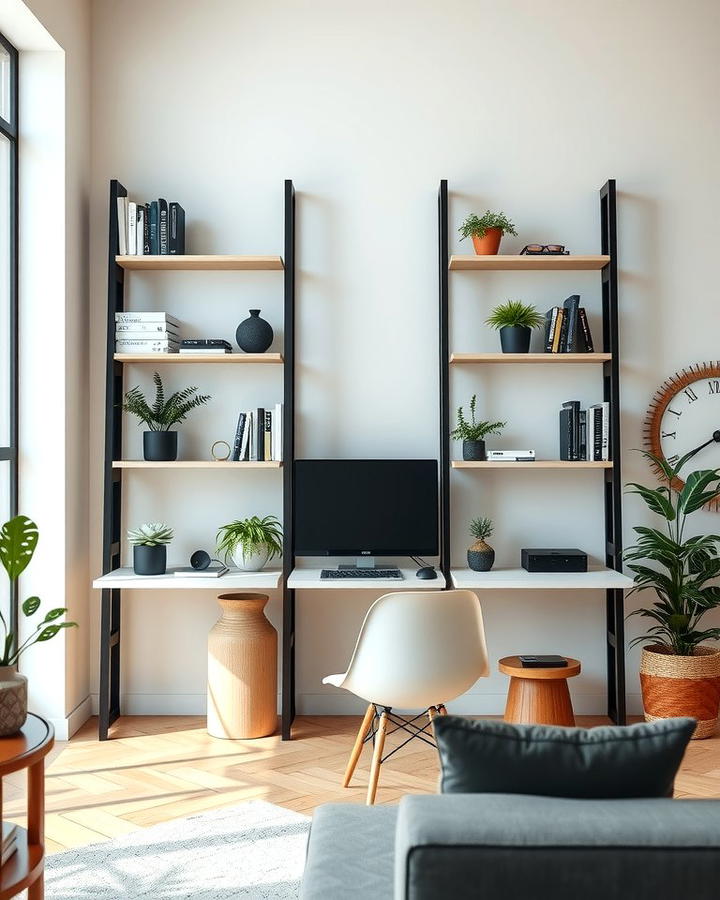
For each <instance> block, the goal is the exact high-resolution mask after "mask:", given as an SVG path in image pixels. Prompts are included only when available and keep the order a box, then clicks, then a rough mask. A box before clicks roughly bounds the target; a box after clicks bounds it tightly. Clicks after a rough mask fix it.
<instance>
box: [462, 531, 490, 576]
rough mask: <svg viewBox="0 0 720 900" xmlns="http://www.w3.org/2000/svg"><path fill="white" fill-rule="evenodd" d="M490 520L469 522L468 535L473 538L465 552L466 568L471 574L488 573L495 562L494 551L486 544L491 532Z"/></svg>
mask: <svg viewBox="0 0 720 900" xmlns="http://www.w3.org/2000/svg"><path fill="white" fill-rule="evenodd" d="M494 530H495V529H494V526H493V523H492V519H487V518H478V519H473V520H472V522H470V534H471V535H472V536H473V537H474V538H475V543H473V544H471V545H470V547H469V548H468V552H467V561H468V566H469V567H470V568H471V569H472V570H473V572H489V571H490V569H492V567H493V563H494V562H495V551H494V550H493V548H492V547H491V546H490V544H488V543H487V538H489V537H490V536H491V535H492V533H493V531H494Z"/></svg>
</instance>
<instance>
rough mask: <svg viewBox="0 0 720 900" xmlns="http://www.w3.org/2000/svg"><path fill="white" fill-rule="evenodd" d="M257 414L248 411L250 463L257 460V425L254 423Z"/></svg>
mask: <svg viewBox="0 0 720 900" xmlns="http://www.w3.org/2000/svg"><path fill="white" fill-rule="evenodd" d="M256 418H257V414H256V413H255V412H254V411H253V410H250V413H249V418H248V428H249V429H250V436H249V438H248V459H249V460H250V461H251V462H255V461H256V460H257V423H256V421H255V420H256Z"/></svg>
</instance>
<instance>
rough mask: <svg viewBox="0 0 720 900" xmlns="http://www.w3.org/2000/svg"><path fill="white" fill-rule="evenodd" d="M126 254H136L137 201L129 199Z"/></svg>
mask: <svg viewBox="0 0 720 900" xmlns="http://www.w3.org/2000/svg"><path fill="white" fill-rule="evenodd" d="M127 252H128V256H137V203H135V202H134V201H133V200H131V201H130V202H129V203H128V233H127Z"/></svg>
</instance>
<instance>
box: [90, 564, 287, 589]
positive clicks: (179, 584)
mask: <svg viewBox="0 0 720 900" xmlns="http://www.w3.org/2000/svg"><path fill="white" fill-rule="evenodd" d="M176 568H178V567H176V566H169V567H168V571H167V573H166V574H165V575H136V574H135V572H133V570H132V567H131V566H123V567H122V568H120V569H114V570H113V571H112V572H109V573H108V574H107V575H101V576H100V577H99V578H96V579H95V580H94V581H93V587H94V588H100V589H104V588H122V589H125V590H143V591H146V590H161V591H162V590H165V591H182V590H187V591H199V590H211V591H217V592H218V593H222V592H223V591H227V590H237V589H239V590H275V589H276V588H277V587H278V586H279V585H280V578H281V576H282V569H262V570H261V571H260V572H242V571H240V569H235V568H231V569H230V571H229V572H228V573H227V575H222V576H221V577H220V578H207V577H202V576H195V575H190V576H183V575H175V569H176Z"/></svg>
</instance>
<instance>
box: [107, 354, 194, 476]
mask: <svg viewBox="0 0 720 900" xmlns="http://www.w3.org/2000/svg"><path fill="white" fill-rule="evenodd" d="M153 381H154V382H155V400H154V401H153V403H152V406H151V405H150V404H149V403H148V401H147V400H146V398H145V395H144V394H143V392H142V391H141V390H140V388H139V387H138V386H136V387H134V388H131V389H130V390H129V391H128V392H127V393H126V394H125V402H124V403H123V405H122V408H123V409H124V410H125V412H127V413H131V415H133V416H137V418H138V419H139V420H140V422H141V423H143V424H145V425H147V426H148V429H149V430H148V431H144V432H143V457H144V458H145V459H146V460H151V461H158V462H167V461H169V460H173V459H177V455H178V441H177V437H178V436H177V431H171V430H170V429H171V428H172V426H173V425H177V424H178V423H180V422H184V421H185V419H186V418H187V415H188V413H189V412H190V411H191V410H193V409H197V407H198V406H202V405H203V404H204V403H207V402H208V400H210V399H211V398H210V395H209V394H198V393H197V388H196V387H188V388H184V389H183V390H180V391H175V393H173V394H171V395H170V396H169V397H168V398H167V399H165V388H164V386H163V383H162V378H161V377H160V375H159V373H158V372H154V373H153Z"/></svg>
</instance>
